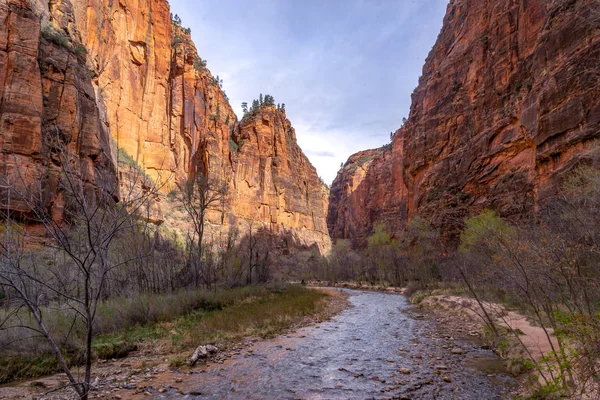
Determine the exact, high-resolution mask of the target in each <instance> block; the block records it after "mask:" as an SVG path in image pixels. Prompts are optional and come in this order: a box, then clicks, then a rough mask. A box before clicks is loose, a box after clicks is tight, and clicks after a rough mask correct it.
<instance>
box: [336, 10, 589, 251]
mask: <svg viewBox="0 0 600 400" xmlns="http://www.w3.org/2000/svg"><path fill="white" fill-rule="evenodd" d="M599 25H600V7H599V3H598V1H596V0H561V1H554V0H553V1H550V0H532V1H526V2H512V1H493V2H480V1H466V0H453V1H451V2H450V4H449V5H448V9H447V12H446V16H445V18H444V24H443V28H442V31H441V33H440V35H439V37H438V39H437V42H436V44H435V45H434V47H433V49H432V50H431V52H430V54H429V56H428V57H427V60H426V63H425V66H424V67H423V74H422V76H421V78H420V80H419V85H418V87H417V88H416V89H415V91H414V93H413V95H412V106H411V111H410V116H409V118H408V121H407V122H406V123H405V124H404V125H403V127H402V128H400V129H399V130H398V131H397V132H396V133H395V135H394V139H393V142H392V144H391V147H390V148H388V149H386V150H385V151H379V152H378V154H377V155H375V156H374V157H373V159H372V160H370V161H369V162H368V163H365V164H364V165H363V167H362V168H348V167H349V166H352V165H353V163H354V162H355V160H356V157H357V156H359V155H360V153H359V155H355V156H352V157H351V158H350V160H349V161H348V163H346V167H344V168H343V169H342V170H341V171H340V173H339V174H338V177H337V179H336V180H335V182H334V184H333V187H332V192H331V197H330V208H329V216H328V225H329V231H330V233H331V235H332V238H334V239H336V238H352V239H355V240H356V241H358V242H361V241H363V242H364V239H365V237H366V236H367V235H368V234H370V232H371V231H372V227H373V224H374V223H375V222H377V221H382V222H384V223H385V224H386V225H387V226H388V229H390V230H392V231H395V232H398V231H400V229H401V228H402V226H403V225H404V224H405V223H406V221H407V220H409V219H410V218H412V217H413V216H415V215H417V214H420V215H422V216H424V217H425V218H426V219H427V220H429V221H431V222H432V223H433V224H434V225H436V226H438V227H442V228H443V231H444V232H445V234H446V235H448V236H452V235H453V234H454V233H456V226H457V224H458V223H459V222H460V220H461V219H462V218H463V217H464V216H465V215H466V214H467V213H469V212H471V211H476V210H479V209H482V208H485V207H491V208H493V209H496V210H498V211H499V212H500V213H501V214H502V215H503V216H507V217H512V218H523V217H529V216H532V215H533V214H534V213H535V211H536V209H538V207H539V206H540V204H543V202H544V201H545V200H547V199H548V198H550V197H552V196H553V194H555V193H556V189H557V186H558V185H559V184H560V180H561V176H562V175H563V174H564V172H565V171H568V170H569V169H571V168H572V167H573V166H574V165H576V164H577V163H579V162H582V161H586V159H587V157H588V152H587V149H588V148H589V147H590V146H591V145H593V141H594V140H595V139H597V138H598V137H600V89H599V87H600V85H599V84H600V64H599V63H598V60H599V59H600V30H599V29H598V26H599Z"/></svg>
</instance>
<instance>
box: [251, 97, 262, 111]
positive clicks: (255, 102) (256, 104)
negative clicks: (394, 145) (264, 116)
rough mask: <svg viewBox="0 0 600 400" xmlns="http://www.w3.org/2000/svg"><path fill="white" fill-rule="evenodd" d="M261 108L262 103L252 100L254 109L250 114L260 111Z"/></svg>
mask: <svg viewBox="0 0 600 400" xmlns="http://www.w3.org/2000/svg"><path fill="white" fill-rule="evenodd" d="M259 107H260V103H259V102H258V100H256V99H254V100H252V108H251V109H250V112H252V111H256V110H258V108H259Z"/></svg>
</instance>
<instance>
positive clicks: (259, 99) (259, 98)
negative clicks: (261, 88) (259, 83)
mask: <svg viewBox="0 0 600 400" xmlns="http://www.w3.org/2000/svg"><path fill="white" fill-rule="evenodd" d="M258 103H259V104H260V105H261V106H262V105H263V95H262V93H261V94H260V96H258Z"/></svg>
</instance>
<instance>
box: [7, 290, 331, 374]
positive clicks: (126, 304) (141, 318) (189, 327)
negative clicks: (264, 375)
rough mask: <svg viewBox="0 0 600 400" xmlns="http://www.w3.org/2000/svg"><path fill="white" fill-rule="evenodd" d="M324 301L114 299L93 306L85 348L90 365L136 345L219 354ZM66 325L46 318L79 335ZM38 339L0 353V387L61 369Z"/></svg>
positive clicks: (289, 296)
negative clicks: (215, 348) (92, 329)
mask: <svg viewBox="0 0 600 400" xmlns="http://www.w3.org/2000/svg"><path fill="white" fill-rule="evenodd" d="M325 298H326V295H325V294H324V293H323V292H319V291H315V290H310V289H306V288H304V287H301V286H280V287H277V286H272V287H265V286H248V287H243V288H237V289H228V290H224V289H219V290H216V291H198V290H196V291H181V292H178V293H174V294H168V295H167V294H165V295H150V294H147V295H140V296H134V297H120V298H114V299H110V300H109V301H106V302H103V303H101V304H100V307H99V309H98V318H97V320H96V321H95V324H96V325H95V326H96V329H97V332H98V333H99V334H100V335H99V336H97V337H96V338H94V341H93V345H92V349H93V353H94V357H95V358H96V359H113V358H122V357H125V356H127V355H128V354H129V353H130V352H131V351H135V350H136V349H138V348H139V347H140V346H142V347H143V346H148V347H149V346H152V347H153V348H161V349H162V351H163V352H164V353H171V352H180V351H190V352H191V351H193V349H194V348H195V347H197V346H198V345H199V344H205V343H213V344H217V345H219V347H221V348H223V347H226V346H227V345H228V344H230V343H232V342H234V341H236V340H239V339H241V338H243V337H246V336H260V337H267V336H270V335H274V334H276V333H278V332H280V331H281V330H284V329H287V328H290V327H291V326H292V325H294V324H296V323H298V322H299V321H300V320H301V319H302V318H303V317H306V316H310V315H313V314H315V313H317V312H319V311H322V310H323V309H324V307H325V305H326V302H325V301H324V300H325ZM67 321H69V318H68V317H62V316H61V315H60V313H54V314H52V315H51V316H50V319H49V322H50V324H52V325H54V326H55V329H58V330H61V331H62V332H54V333H55V334H58V335H64V337H68V336H69V333H68V331H69V329H72V328H74V331H75V332H78V331H79V328H78V327H77V326H75V327H71V326H69V325H68V324H67V323H65V322H67ZM38 341H39V342H38V343H37V344H35V346H34V347H31V349H30V350H27V351H21V354H18V355H17V354H8V353H6V352H5V351H2V353H3V354H1V356H2V359H3V362H2V363H0V383H6V382H10V381H12V380H15V379H20V378H34V377H38V376H43V375H48V374H52V373H56V372H59V371H60V370H61V367H60V365H59V364H58V362H57V360H56V357H55V356H54V355H53V354H52V353H50V352H49V350H48V349H45V347H44V342H43V340H39V339H38ZM34 349H37V350H34ZM66 354H67V355H68V357H67V359H68V362H69V363H70V364H71V365H77V364H78V363H79V362H81V361H80V360H81V357H80V355H79V351H78V350H77V349H76V348H72V349H71V350H70V351H69V352H67V353H66ZM190 354H191V353H190ZM7 360H8V362H6V361H7ZM184 362H185V357H183V356H174V357H173V358H171V359H170V364H171V366H172V367H173V368H176V367H180V366H182V365H183V364H184Z"/></svg>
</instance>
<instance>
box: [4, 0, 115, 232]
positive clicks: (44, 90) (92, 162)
mask: <svg viewBox="0 0 600 400" xmlns="http://www.w3.org/2000/svg"><path fill="white" fill-rule="evenodd" d="M42 12H43V8H38V9H32V7H31V6H30V4H29V3H28V2H26V1H21V0H9V1H3V2H1V3H0V131H1V133H2V134H1V135H0V171H1V176H2V183H1V184H0V186H2V189H1V190H2V192H1V193H0V199H1V203H2V206H3V209H6V207H7V206H9V208H10V209H12V210H13V211H16V212H19V213H26V212H27V211H28V210H29V207H28V205H27V202H26V201H24V199H28V200H30V201H33V200H39V199H42V200H43V201H44V203H45V205H46V206H47V207H48V208H49V209H50V210H51V212H52V213H53V215H54V217H55V218H56V219H58V220H59V219H61V218H62V211H63V207H64V200H65V199H64V198H63V195H62V193H61V190H60V188H59V186H58V180H59V175H60V171H61V165H62V163H63V162H65V161H66V159H67V156H66V154H67V153H68V154H69V156H68V157H69V158H70V163H71V166H70V168H71V170H72V171H73V172H74V173H75V174H77V175H78V176H80V177H81V180H82V181H83V183H84V186H86V187H89V188H90V189H93V188H95V187H100V186H101V187H104V188H105V189H107V190H109V191H110V192H114V193H116V180H115V170H114V165H113V164H112V162H111V156H110V154H111V153H110V148H109V136H108V134H107V131H106V129H104V127H103V126H102V125H101V124H100V123H99V111H98V108H97V105H96V97H95V93H94V89H93V86H92V83H91V80H90V76H89V72H88V69H87V68H86V65H85V52H82V51H81V50H79V49H81V47H80V46H81V43H80V38H79V37H78V36H77V35H73V36H71V37H69V36H68V35H66V34H64V33H63V32H62V31H61V25H60V24H58V23H55V24H52V23H50V24H48V25H45V26H44V27H42V21H41V18H40V15H42V14H41V13H42ZM65 12H69V10H68V9H67V10H65ZM46 21H48V18H47V17H46ZM65 149H66V150H65ZM9 187H10V192H9V189H8V188H9Z"/></svg>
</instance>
